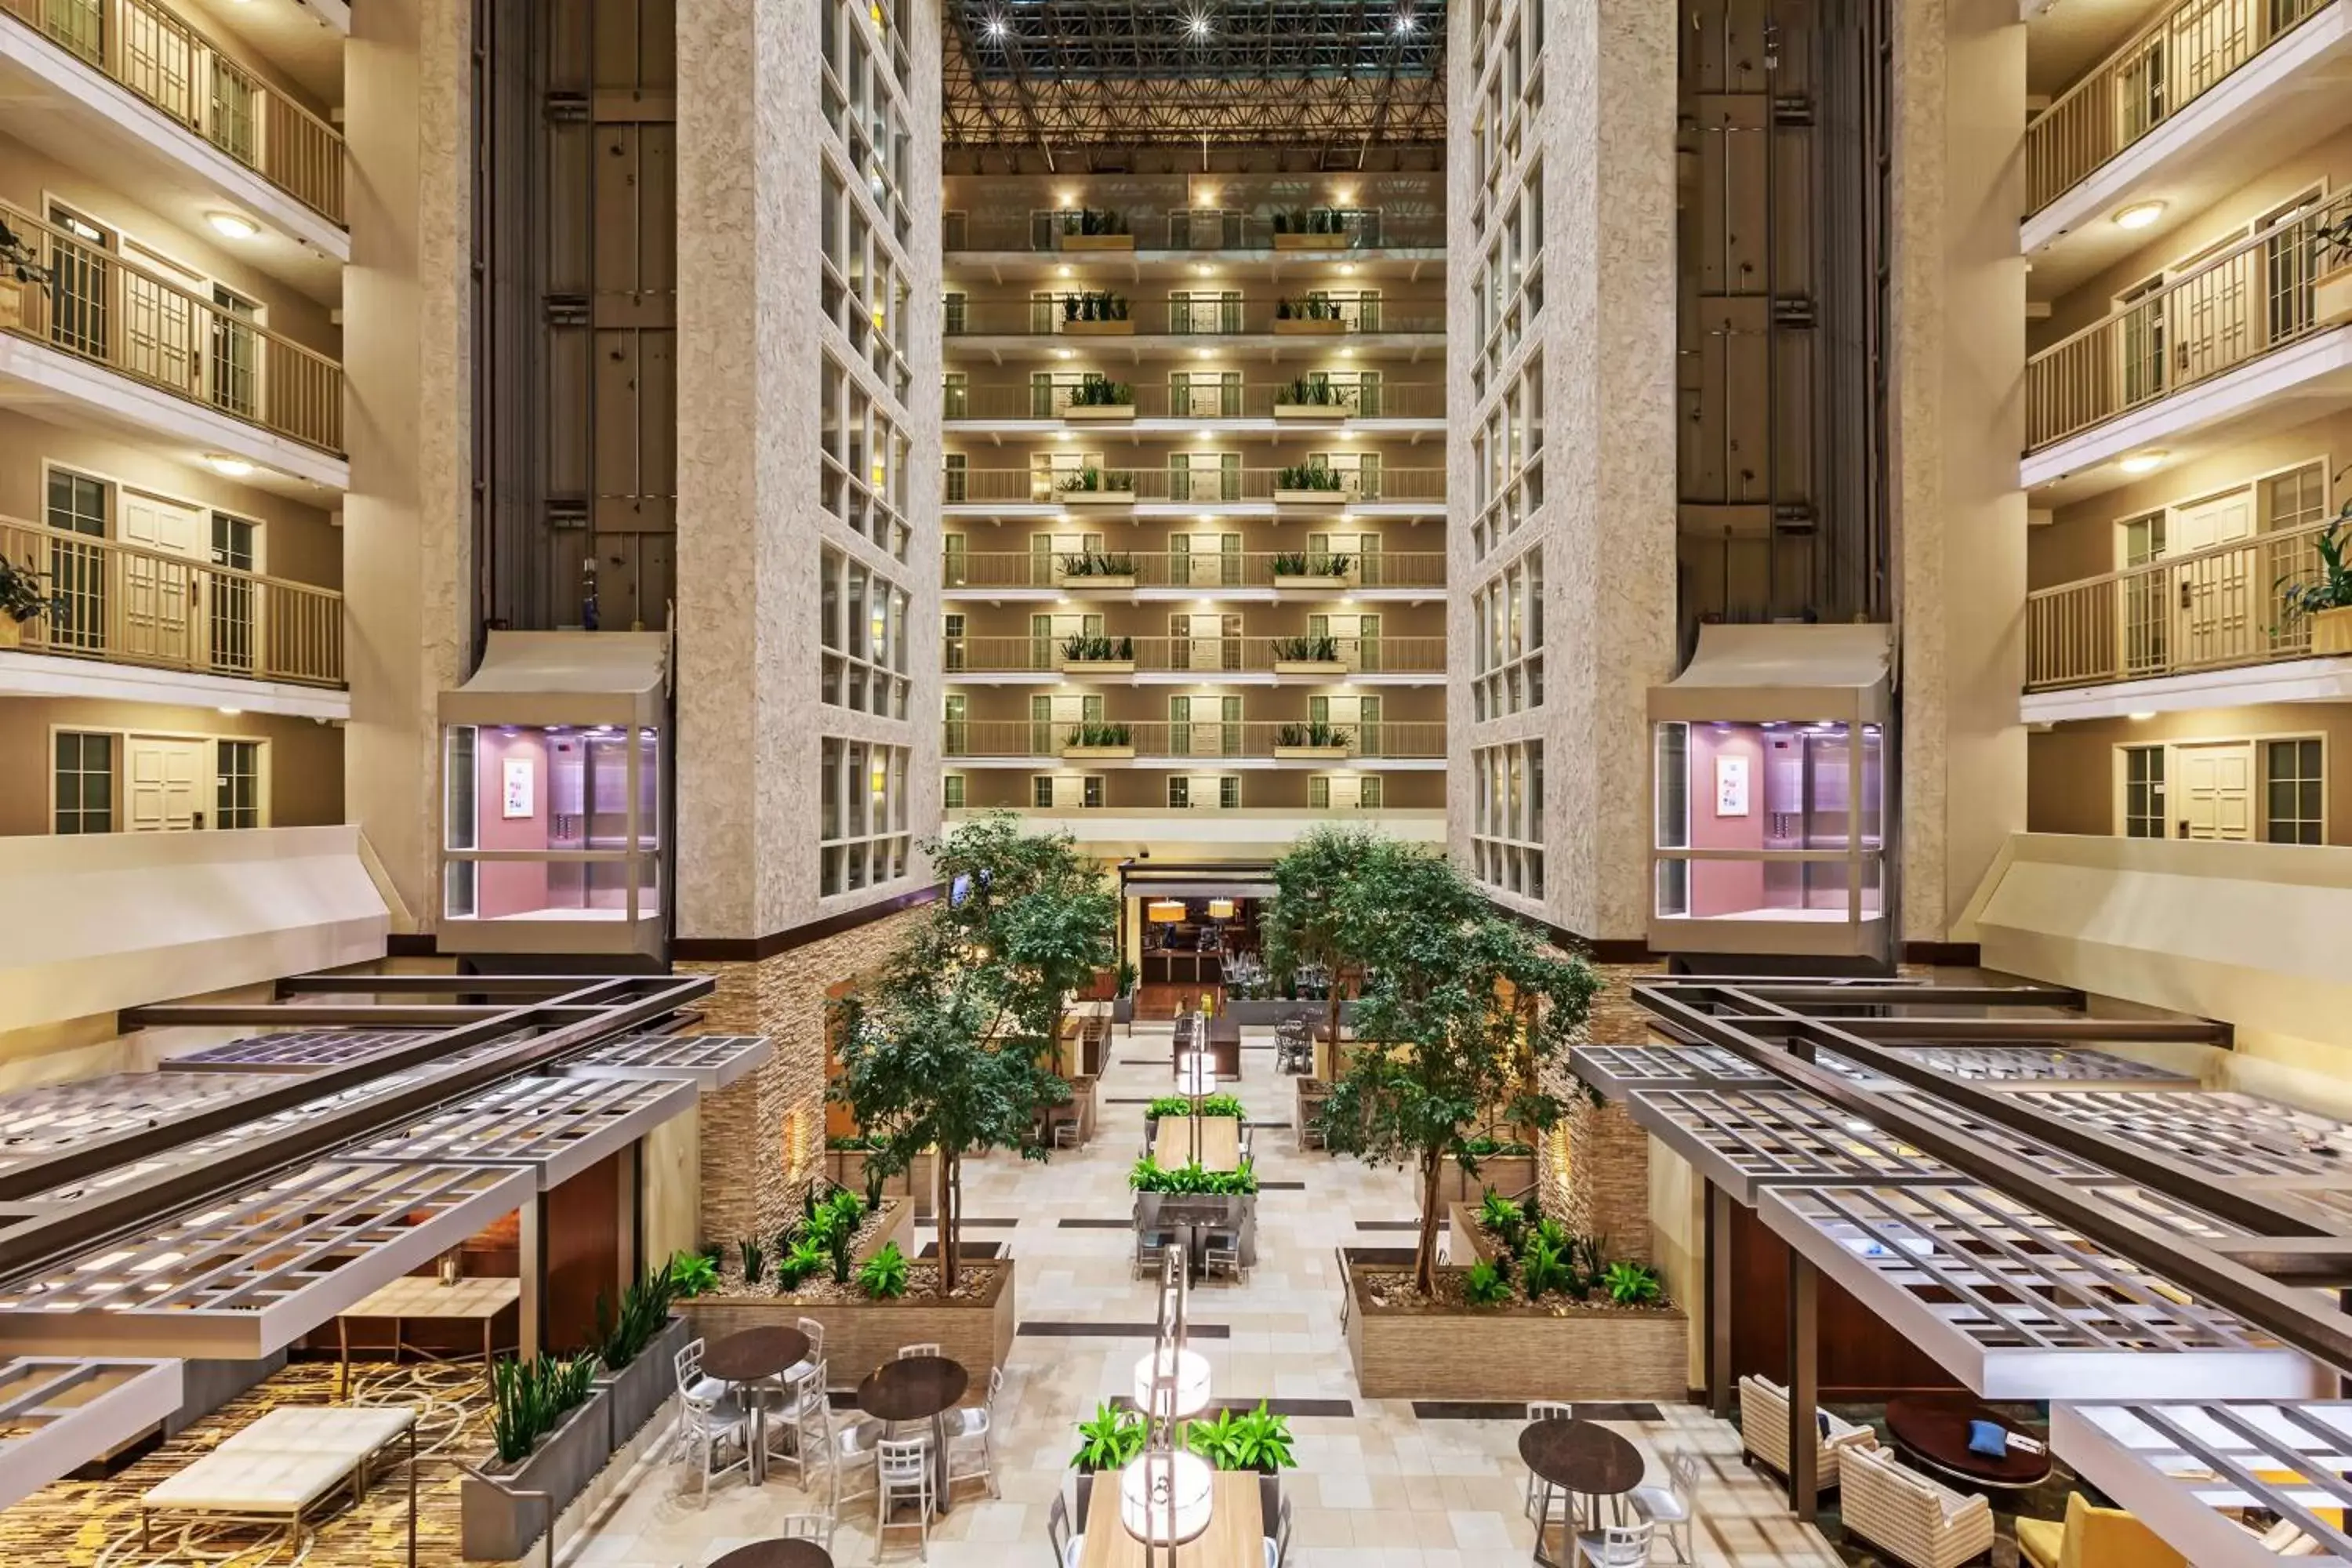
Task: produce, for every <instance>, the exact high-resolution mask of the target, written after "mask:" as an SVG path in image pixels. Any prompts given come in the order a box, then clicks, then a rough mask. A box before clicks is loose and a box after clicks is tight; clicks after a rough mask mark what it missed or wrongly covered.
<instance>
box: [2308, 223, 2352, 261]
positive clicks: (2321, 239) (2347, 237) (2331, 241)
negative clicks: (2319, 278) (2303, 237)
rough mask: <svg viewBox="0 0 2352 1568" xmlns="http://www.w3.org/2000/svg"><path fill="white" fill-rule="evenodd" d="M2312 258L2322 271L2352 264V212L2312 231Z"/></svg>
mask: <svg viewBox="0 0 2352 1568" xmlns="http://www.w3.org/2000/svg"><path fill="white" fill-rule="evenodd" d="M2311 252H2312V259H2313V260H2314V261H2315V262H2317V263H2318V267H2319V270H2320V271H2322V272H2328V271H2332V270H2334V269H2335V268H2338V267H2347V266H2352V212H2347V213H2345V214H2344V215H2343V216H2339V217H2338V218H2337V219H2336V221H2335V222H2334V223H2324V224H2321V225H2319V226H2317V227H2316V228H2314V229H2313V230H2312V231H2311Z"/></svg>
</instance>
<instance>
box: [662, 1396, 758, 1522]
mask: <svg viewBox="0 0 2352 1568" xmlns="http://www.w3.org/2000/svg"><path fill="white" fill-rule="evenodd" d="M677 1397H678V1415H677V1422H678V1428H679V1436H680V1439H681V1441H683V1442H684V1443H685V1445H686V1453H687V1458H688V1459H689V1460H690V1459H692V1458H695V1457H696V1456H697V1455H699V1456H700V1457H701V1459H702V1496H703V1500H705V1501H708V1500H709V1497H710V1483H711V1481H712V1479H715V1478H717V1477H719V1476H723V1475H726V1474H727V1473H728V1472H729V1471H730V1470H738V1469H740V1470H743V1471H745V1472H746V1473H748V1472H749V1471H750V1470H751V1416H750V1415H747V1414H745V1412H744V1410H743V1407H742V1406H741V1405H739V1404H737V1403H736V1402H735V1401H734V1400H733V1399H732V1398H730V1397H729V1396H727V1395H725V1394H721V1395H719V1397H718V1398H717V1399H712V1400H703V1399H698V1398H697V1397H696V1396H695V1395H694V1394H692V1393H690V1392H688V1390H685V1389H680V1390H679V1391H678V1396H677ZM730 1445H731V1446H732V1447H734V1448H735V1450H736V1457H735V1458H733V1459H731V1460H730V1461H728V1462H727V1463H725V1464H721V1463H720V1462H719V1453H720V1451H721V1450H723V1449H725V1448H727V1447H730Z"/></svg>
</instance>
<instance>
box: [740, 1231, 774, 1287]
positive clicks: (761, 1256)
mask: <svg viewBox="0 0 2352 1568" xmlns="http://www.w3.org/2000/svg"><path fill="white" fill-rule="evenodd" d="M735 1250H736V1253H737V1255H738V1256H740V1258H742V1260H743V1283H744V1284H746V1285H757V1284H758V1283H759V1282H760V1281H761V1279H764V1278H765V1277H766V1275H767V1272H768V1249H767V1248H766V1247H761V1245H760V1244H759V1243H758V1242H756V1241H753V1240H751V1238H749V1237H745V1238H744V1239H743V1240H741V1241H739V1242H737V1243H736V1244H735Z"/></svg>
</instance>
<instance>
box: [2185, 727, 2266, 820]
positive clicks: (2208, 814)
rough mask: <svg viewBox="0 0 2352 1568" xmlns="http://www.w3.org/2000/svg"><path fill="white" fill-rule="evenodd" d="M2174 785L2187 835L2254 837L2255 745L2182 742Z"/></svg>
mask: <svg viewBox="0 0 2352 1568" xmlns="http://www.w3.org/2000/svg"><path fill="white" fill-rule="evenodd" d="M2173 763H2174V765H2175V769H2176V771H2177V773H2178V774H2179V783H2178V784H2176V785H2175V786H2174V787H2173V791H2172V798H2173V805H2174V809H2175V810H2176V812H2177V813H2178V814H2179V816H2178V829H2177V830H2178V832H2179V837H2183V838H2225V839H2235V840H2243V839H2250V838H2252V837H2253V836H2254V743H2253V742H2252V741H2221V742H2212V743H2210V744H2206V745H2197V746H2176V747H2174V748H2173Z"/></svg>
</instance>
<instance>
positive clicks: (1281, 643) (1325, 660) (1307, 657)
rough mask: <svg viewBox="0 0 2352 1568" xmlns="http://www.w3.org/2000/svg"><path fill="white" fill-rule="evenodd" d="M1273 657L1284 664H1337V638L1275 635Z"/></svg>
mask: <svg viewBox="0 0 2352 1568" xmlns="http://www.w3.org/2000/svg"><path fill="white" fill-rule="evenodd" d="M1302 575H1303V574H1302ZM1274 657H1275V658H1276V659H1279V660H1281V661H1282V662H1284V663H1286V664H1291V663H1297V664H1337V663H1339V638H1338V637H1328V636H1323V637H1317V636H1308V637H1276V638H1275V639H1274Z"/></svg>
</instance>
